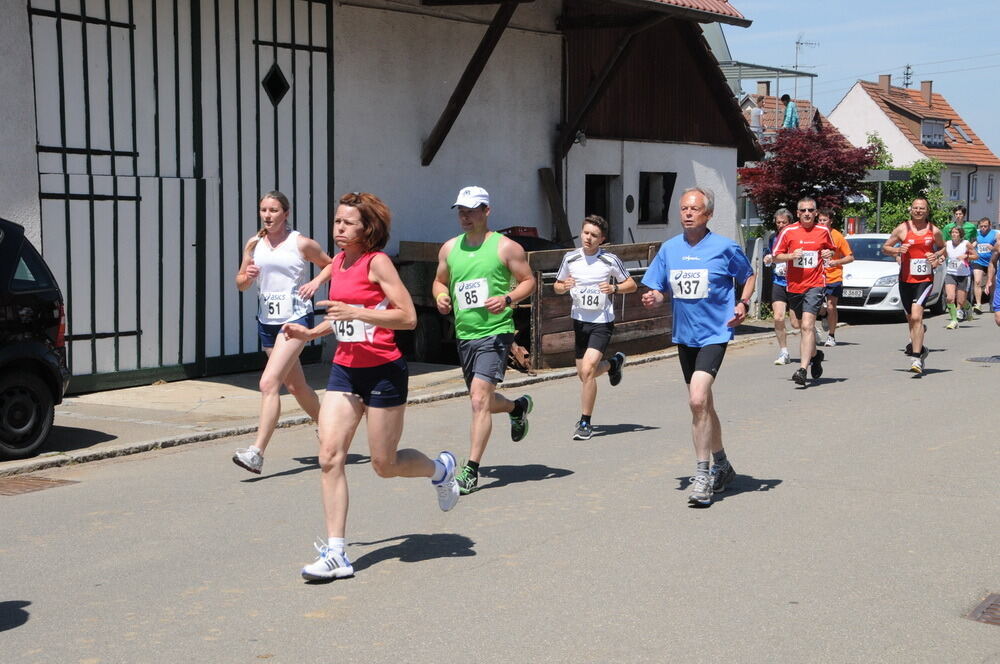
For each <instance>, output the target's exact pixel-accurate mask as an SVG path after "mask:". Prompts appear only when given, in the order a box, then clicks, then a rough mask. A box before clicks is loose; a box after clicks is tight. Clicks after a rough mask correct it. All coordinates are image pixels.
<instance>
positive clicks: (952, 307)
mask: <svg viewBox="0 0 1000 664" xmlns="http://www.w3.org/2000/svg"><path fill="white" fill-rule="evenodd" d="M949 236H950V237H949V238H948V241H947V242H945V243H944V249H941V250H940V251H939V252H938V255H939V256H944V257H945V258H946V259H947V265H948V268H947V273H946V274H945V278H944V294H945V297H947V298H948V315H949V316H950V318H951V320H950V321H949V323H948V324H947V325H945V328H946V329H948V330H954V329H956V328H957V327H958V310H959V309H961V308H962V307H964V306H965V298H966V294H967V293H968V292H969V275H970V274H972V269H971V268H970V267H969V262H970V261H974V260H976V258H978V256H979V254H977V253H976V247H975V245H973V244H970V243H969V241H968V240H966V239H964V238H963V237H962V228H961V226H955V227H954V228H952V229H951V233H949Z"/></svg>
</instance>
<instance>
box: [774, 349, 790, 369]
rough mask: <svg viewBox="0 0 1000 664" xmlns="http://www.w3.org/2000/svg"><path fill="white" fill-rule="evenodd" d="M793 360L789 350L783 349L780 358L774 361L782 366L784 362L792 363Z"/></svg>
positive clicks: (779, 354)
mask: <svg viewBox="0 0 1000 664" xmlns="http://www.w3.org/2000/svg"><path fill="white" fill-rule="evenodd" d="M791 361H792V358H791V357H789V355H788V351H787V350H783V351H781V352H780V353H778V359H776V360H775V361H774V363H775V364H776V365H778V366H781V365H783V364H790V363H791Z"/></svg>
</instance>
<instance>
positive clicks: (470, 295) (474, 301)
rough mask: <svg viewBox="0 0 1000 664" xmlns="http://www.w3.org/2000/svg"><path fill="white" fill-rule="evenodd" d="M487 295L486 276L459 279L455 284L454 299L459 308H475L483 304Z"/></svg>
mask: <svg viewBox="0 0 1000 664" xmlns="http://www.w3.org/2000/svg"><path fill="white" fill-rule="evenodd" d="M488 297H489V290H488V289H487V281H486V277H483V278H482V279H469V280H467V281H460V282H458V283H457V284H455V301H456V303H457V307H458V308H459V309H476V308H478V307H482V306H485V304H486V298H488Z"/></svg>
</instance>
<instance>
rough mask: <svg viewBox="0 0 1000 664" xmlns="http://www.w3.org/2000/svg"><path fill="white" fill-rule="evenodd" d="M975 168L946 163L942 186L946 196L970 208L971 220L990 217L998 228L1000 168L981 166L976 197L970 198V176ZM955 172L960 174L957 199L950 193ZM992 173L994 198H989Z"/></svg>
mask: <svg viewBox="0 0 1000 664" xmlns="http://www.w3.org/2000/svg"><path fill="white" fill-rule="evenodd" d="M974 170H975V169H974V167H972V166H964V165H963V166H958V165H953V164H948V165H946V166H945V167H944V168H943V169H942V170H941V188H942V189H943V190H944V195H945V198H946V199H948V200H951V201H954V202H955V203H961V204H962V205H964V206H965V207H966V208H968V210H969V215H968V218H969V219H970V220H972V221H976V222H978V221H979V220H980V219H982V218H983V217H989V218H990V220H991V221H992V222H993V226H994V228H998V227H1000V219H998V217H997V215H998V213H1000V212H998V210H1000V168H985V167H980V168H979V170H978V171H976V177H977V179H978V183H977V186H976V198H975V199H973V200H968V194H969V176H970V175H972V173H973V171H974ZM953 173H958V175H959V183H960V184H959V191H958V198H957V199H950V198H949V194H950V193H951V192H950V189H951V176H952V174H953ZM991 174H992V175H993V198H992V199H989V198H987V194H988V186H989V185H988V183H989V177H990V175H991Z"/></svg>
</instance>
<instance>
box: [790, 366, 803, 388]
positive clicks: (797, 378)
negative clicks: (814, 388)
mask: <svg viewBox="0 0 1000 664" xmlns="http://www.w3.org/2000/svg"><path fill="white" fill-rule="evenodd" d="M792 381H794V382H795V384H796V385H801V386H802V387H805V386H806V370H805V369H803V368H802V367H799V368H798V369H796V370H795V373H793V374H792Z"/></svg>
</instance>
